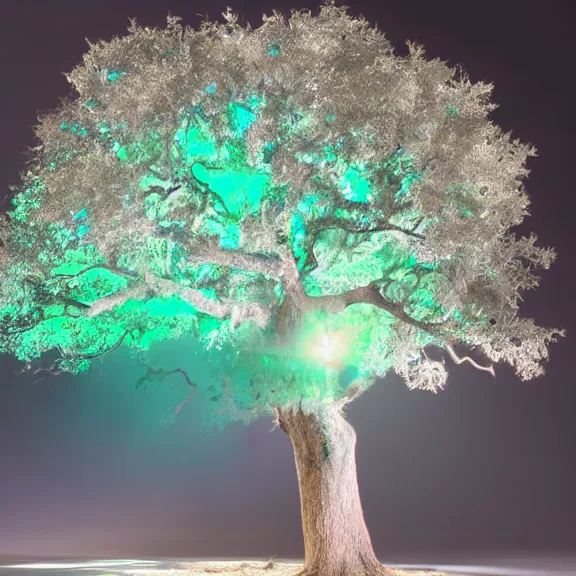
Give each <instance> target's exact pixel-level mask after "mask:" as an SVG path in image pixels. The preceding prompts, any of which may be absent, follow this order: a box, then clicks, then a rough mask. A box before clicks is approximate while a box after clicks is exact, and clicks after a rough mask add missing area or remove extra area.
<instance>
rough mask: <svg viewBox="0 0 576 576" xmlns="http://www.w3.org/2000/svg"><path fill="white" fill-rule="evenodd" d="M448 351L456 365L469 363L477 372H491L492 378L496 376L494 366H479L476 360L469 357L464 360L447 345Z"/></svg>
mask: <svg viewBox="0 0 576 576" xmlns="http://www.w3.org/2000/svg"><path fill="white" fill-rule="evenodd" d="M446 350H447V351H448V354H449V355H450V358H452V360H453V361H454V362H455V363H456V364H463V363H464V362H469V363H470V364H472V366H474V368H476V369H477V370H482V371H484V372H489V373H490V374H492V376H496V374H495V373H494V366H492V365H490V366H481V365H480V364H478V363H477V362H475V361H474V360H472V358H470V357H469V356H464V358H460V357H459V356H458V355H457V354H456V352H455V351H454V348H452V346H450V344H447V345H446Z"/></svg>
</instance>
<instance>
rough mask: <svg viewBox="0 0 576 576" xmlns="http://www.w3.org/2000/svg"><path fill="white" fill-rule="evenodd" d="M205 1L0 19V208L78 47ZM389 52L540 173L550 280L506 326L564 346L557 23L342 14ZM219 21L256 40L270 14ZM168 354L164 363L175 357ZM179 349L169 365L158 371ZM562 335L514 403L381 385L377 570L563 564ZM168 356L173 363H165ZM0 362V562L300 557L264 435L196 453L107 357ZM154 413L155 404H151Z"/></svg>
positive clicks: (439, 11)
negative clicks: (463, 80)
mask: <svg viewBox="0 0 576 576" xmlns="http://www.w3.org/2000/svg"><path fill="white" fill-rule="evenodd" d="M229 3H231V0H227V1H226V2H224V1H221V0H212V1H210V2H208V1H207V0H201V1H197V2H193V1H191V0H188V1H176V0H162V1H160V0H158V1H148V2H146V1H144V0H98V1H94V2H85V1H78V0H58V1H48V0H38V1H37V2H34V1H31V0H17V1H16V0H1V2H0V4H1V6H0V59H1V63H2V68H1V84H2V89H1V90H0V103H1V105H0V127H1V131H0V146H1V155H0V196H2V195H3V194H5V191H6V189H7V186H8V184H9V183H11V182H15V181H16V179H17V175H18V172H19V170H20V169H21V168H22V163H23V159H24V156H23V154H22V151H23V150H24V149H25V147H26V146H28V145H32V144H33V140H32V132H31V126H32V125H33V124H34V122H35V118H36V114H37V112H38V111H42V110H46V109H49V108H51V107H54V106H55V105H56V104H57V102H58V98H59V97H61V96H63V95H65V94H66V93H67V89H68V88H67V84H66V81H65V79H64V77H63V75H62V73H63V72H66V71H68V70H70V69H71V68H72V67H73V66H74V65H75V64H76V63H77V62H78V61H79V59H80V58H81V56H82V54H83V53H84V52H85V50H86V44H85V40H84V39H85V38H88V39H90V40H97V39H100V38H104V39H109V38H110V37H111V36H113V35H116V34H123V33H124V31H125V29H126V26H127V19H128V18H129V17H133V16H136V17H137V18H138V20H139V21H140V22H141V23H142V24H148V25H162V24H163V22H164V21H165V15H166V13H167V12H168V11H170V12H172V13H173V14H176V15H180V16H182V17H183V18H184V21H185V23H186V24H191V25H196V24H198V22H199V20H200V18H199V16H198V14H205V13H208V15H209V16H210V17H211V18H216V17H218V15H219V13H220V12H222V11H223V10H224V9H225V8H226V5H227V4H229ZM350 3H351V4H352V13H354V14H359V13H363V14H364V15H365V16H366V17H367V18H368V20H370V21H371V22H377V23H378V25H379V27H380V28H381V29H383V30H385V31H386V32H387V36H388V38H389V39H390V40H391V41H392V42H393V43H394V44H395V45H396V46H397V48H398V49H399V50H403V46H404V40H405V39H407V38H409V39H412V40H416V41H419V42H421V43H423V44H424V46H425V47H426V48H427V53H428V55H429V56H431V57H440V58H442V59H444V60H449V61H450V62H451V63H452V64H456V63H461V64H463V65H464V67H465V68H466V69H467V70H468V72H469V73H470V75H471V77H472V79H473V80H489V81H494V82H495V84H496V90H495V99H496V101H497V102H498V103H499V104H500V106H501V107H500V109H499V110H497V111H496V113H495V114H494V119H495V120H496V121H497V122H498V123H500V124H501V125H502V126H503V127H504V128H505V129H506V130H510V129H512V130H513V131H514V134H515V135H516V136H517V137H519V138H520V139H522V140H524V141H529V142H532V143H533V144H534V145H535V146H536V147H537V148H538V150H539V154H540V156H539V157H538V158H536V159H533V160H531V168H532V175H531V177H530V180H529V184H528V191H529V193H530V195H531V199H532V214H533V216H532V217H531V218H530V219H529V220H528V221H527V224H526V226H525V227H523V230H522V231H523V232H527V231H528V230H533V231H535V232H536V233H537V234H538V236H539V237H540V239H541V242H542V243H543V244H546V245H552V246H555V247H556V248H557V250H558V253H559V259H558V262H557V263H556V264H555V265H554V267H553V269H552V270H551V271H549V272H548V273H546V274H545V278H544V280H543V283H542V287H541V289H540V290H539V292H538V293H534V294H530V295H528V296H527V298H526V302H525V308H524V314H526V315H532V316H535V317H536V318H537V320H538V321H539V322H540V323H542V324H547V325H553V326H564V327H566V328H567V329H568V330H569V331H570V330H573V329H574V328H576V323H575V321H574V320H575V317H574V316H575V315H574V309H575V306H574V297H573V292H574V284H573V278H574V273H573V270H572V267H573V266H574V252H573V247H574V241H575V233H574V212H573V208H574V205H575V203H574V200H573V197H574V194H575V191H574V185H573V180H574V179H573V177H571V176H572V170H573V169H574V164H575V159H574V155H575V147H574V136H573V135H574V127H575V126H574V114H573V109H574V104H573V100H574V92H573V91H572V90H570V89H569V88H568V87H569V85H570V84H572V83H573V78H572V77H571V76H572V75H573V70H574V65H573V60H571V59H570V57H569V56H570V54H572V53H573V42H571V41H570V38H571V37H572V36H573V27H572V26H573V25H572V20H571V18H570V17H569V15H568V9H567V8H562V6H563V5H564V4H565V2H563V1H560V0H551V1H547V2H540V3H532V4H533V5H534V6H535V7H534V8H531V7H530V6H531V5H532V4H531V3H529V2H525V1H521V2H518V1H512V0H506V1H504V0H503V1H502V2H500V3H489V2H475V3H472V2H462V1H460V2H446V1H441V0H437V1H435V2H430V1H415V0H412V1H410V2H380V1H370V0H362V1H361V2H360V1H352V2H350ZM232 7H233V8H234V9H236V10H238V11H240V13H241V14H242V15H243V16H244V17H245V18H247V19H248V20H249V21H250V22H251V23H252V24H253V25H258V23H259V17H260V15H261V13H262V12H264V11H266V12H269V11H271V9H273V8H279V9H282V10H285V11H286V10H288V9H289V8H303V7H310V8H314V7H315V4H314V3H312V2H308V3H304V2H302V1H298V2H295V3H293V4H289V3H287V2H286V0H278V1H277V2H275V3H269V2H263V1H262V0H258V1H256V0H252V1H250V2H246V1H244V0H243V1H240V0H239V1H237V2H236V3H235V4H232ZM180 346H181V345H180ZM181 350H182V349H181V348H180V351H181ZM573 350H574V342H573V340H572V334H571V333H570V334H569V335H568V337H567V338H566V339H564V340H563V341H562V342H561V343H559V344H558V345H556V346H554V348H553V349H552V360H551V362H550V364H549V369H548V374H547V376H545V377H544V378H542V379H540V380H538V381H532V382H529V383H523V382H520V381H518V380H517V379H516V378H515V377H514V376H513V375H512V373H511V371H510V370H508V369H505V368H500V369H499V370H498V371H497V377H496V379H495V380H493V379H491V378H490V376H487V375H486V374H483V373H482V374H480V373H477V372H474V371H473V370H472V369H468V368H458V367H453V369H452V371H451V377H450V382H449V386H448V388H447V390H446V391H445V392H444V393H442V394H440V395H438V396H433V395H430V394H428V393H424V392H409V391H408V390H407V389H406V388H405V386H404V385H403V384H402V382H401V381H400V380H399V379H398V378H396V377H393V376H391V377H389V378H387V379H386V380H385V381H383V382H380V383H378V384H377V385H376V386H374V387H373V388H372V389H371V390H370V391H369V392H368V393H366V394H365V395H364V396H363V397H362V398H360V399H359V400H358V401H357V402H356V403H355V404H354V405H353V406H352V407H351V409H350V411H349V413H350V421H351V422H352V423H353V424H354V426H355V427H356V429H357V431H358V474H359V483H360V490H361V494H362V498H363V502H364V507H365V512H366V519H367V522H368V525H369V528H370V530H371V532H372V536H373V541H374V545H375V548H376V551H377V553H378V554H379V556H381V557H382V558H386V557H391V556H395V555H397V554H399V553H402V552H409V553H419V554H421V553H423V552H425V551H427V550H430V551H432V550H434V551H438V550H442V551H463V550H470V549H476V550H495V549H500V550H512V549H514V550H518V551H520V552H528V551H531V552H534V551H537V550H543V549H553V548H555V549H563V550H572V551H574V550H576V530H575V528H574V526H575V524H574V519H575V518H576V489H575V487H576V454H575V449H574V441H575V439H576V417H575V416H574V407H575V405H576V388H575V386H574V364H573V356H574V353H573ZM173 354H178V347H177V346H176V347H175V348H174V351H173ZM17 369H18V365H17V364H16V363H15V362H14V361H13V360H11V359H8V358H3V359H0V383H1V385H0V555H2V554H11V553H12V554H40V555H44V554H56V555H69V554H85V555H89V556H94V555H101V554H113V555H116V556H142V555H147V556H150V555H169V556H202V555H206V556H208V555H217V556H236V555H245V556H266V555H268V554H269V555H272V554H278V555H281V556H293V557H300V556H302V554H303V547H302V543H301V530H300V519H299V502H298V489H297V483H296V474H295V470H294V464H293V460H292V454H291V449H290V444H289V441H288V439H287V438H286V437H285V436H284V435H283V434H282V433H281V432H279V431H275V432H273V433H270V432H269V431H270V429H271V427H272V423H271V420H270V419H264V420H261V421H259V422H257V423H255V424H253V425H251V426H250V427H247V428H243V427H241V426H238V425H234V426H232V427H230V428H228V429H226V430H225V431H224V432H222V433H219V432H216V431H214V432H210V433H207V434H206V433H204V434H203V433H202V431H201V429H200V426H199V424H198V421H199V417H200V416H199V415H200V411H201V406H198V405H196V406H188V407H187V409H186V410H184V411H183V412H182V414H181V416H180V417H179V419H178V420H177V422H176V424H175V425H174V426H173V427H172V428H169V429H165V428H162V427H161V426H159V424H158V423H159V420H160V417H161V415H162V413H163V412H164V411H165V409H166V408H167V406H168V404H169V403H170V402H172V400H173V398H176V397H177V394H178V391H175V392H172V391H169V392H166V391H163V390H156V391H153V392H152V393H151V394H148V395H143V394H142V393H137V392H135V391H134V390H133V383H134V380H135V378H136V377H137V376H138V375H139V374H140V373H141V371H139V370H140V369H139V368H138V367H137V366H136V365H135V362H134V361H133V360H131V359H129V358H128V356H127V355H116V356H115V357H113V358H111V359H108V360H106V361H105V362H104V363H103V364H102V365H101V367H99V368H98V369H97V370H95V371H94V372H93V373H92V374H91V375H90V376H87V377H82V378H77V379H73V378H70V377H64V378H58V379H53V381H52V382H51V389H50V388H49V387H48V382H47V381H42V382H36V383H35V382H34V378H33V377H31V376H26V375H24V376H22V375H17V374H16V373H15V372H16V370H17ZM170 395H172V396H170Z"/></svg>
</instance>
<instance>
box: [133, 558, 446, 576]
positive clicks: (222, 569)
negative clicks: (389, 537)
mask: <svg viewBox="0 0 576 576" xmlns="http://www.w3.org/2000/svg"><path fill="white" fill-rule="evenodd" d="M301 568H302V564H296V563H282V562H274V561H268V562H222V561H218V562H191V563H182V564H180V565H178V567H174V568H173V569H172V570H170V571H166V570H162V571H158V573H157V576H205V575H206V574H218V575H219V576H294V574H296V573H297V572H298V571H299V570H300V569H301ZM391 570H392V569H391ZM127 573H129V574H134V576H137V575H138V574H139V572H138V570H133V569H132V570H129V571H127ZM142 573H143V574H144V571H143V572H142ZM145 574H146V575H147V576H156V573H155V572H154V570H150V569H146V572H145ZM393 574H394V576H442V575H443V574H444V573H442V572H436V571H423V570H398V569H394V570H393Z"/></svg>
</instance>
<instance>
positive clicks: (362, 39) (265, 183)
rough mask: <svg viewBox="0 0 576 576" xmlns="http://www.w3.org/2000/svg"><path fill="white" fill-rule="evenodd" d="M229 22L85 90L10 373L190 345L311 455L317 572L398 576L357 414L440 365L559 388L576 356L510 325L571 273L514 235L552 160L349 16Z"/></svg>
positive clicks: (14, 218) (3, 322)
mask: <svg viewBox="0 0 576 576" xmlns="http://www.w3.org/2000/svg"><path fill="white" fill-rule="evenodd" d="M224 17H225V23H223V24H217V23H210V22H207V23H204V24H203V25H202V27H201V28H200V29H199V30H193V29H190V28H186V27H183V26H182V25H181V23H180V21H179V19H178V18H175V17H169V18H168V24H167V27H166V28H164V29H150V28H142V27H139V26H138V25H137V24H136V23H135V22H132V24H131V27H130V28H129V33H128V35H127V36H125V37H122V38H115V39H113V40H111V41H107V42H99V43H97V44H91V45H90V49H89V51H88V53H87V54H86V55H85V56H84V59H83V62H82V64H80V65H79V66H77V67H76V68H75V69H74V70H73V71H72V72H71V73H70V74H68V76H67V78H68V80H69V81H70V83H71V84H72V86H73V88H74V93H73V95H72V96H71V97H70V98H68V99H67V100H64V101H63V102H62V103H61V105H60V106H59V107H58V108H57V109H56V110H55V111H54V112H51V113H49V114H47V115H45V116H44V117H42V118H41V119H40V120H39V123H38V125H37V127H36V136H37V139H38V141H39V146H37V147H36V148H34V149H33V151H32V159H31V162H30V165H29V169H28V172H27V173H26V174H24V175H23V176H22V183H21V184H20V185H19V186H18V187H16V188H15V189H14V191H13V194H12V205H11V208H10V210H9V211H8V212H7V213H6V215H3V216H2V217H1V218H2V219H1V220H0V263H1V269H0V352H2V353H9V354H12V355H14V356H16V357H17V358H19V359H20V360H22V361H24V362H25V363H26V365H27V366H28V367H29V368H30V369H32V370H35V371H37V372H41V371H44V372H48V373H51V374H58V373H62V372H71V373H78V372H81V371H83V370H87V369H88V368H89V367H90V364H91V361H92V360H94V359H96V358H99V357H102V356H104V355H106V354H108V353H110V352H112V351H114V350H116V349H118V348H120V347H125V348H131V349H134V350H139V351H145V350H147V349H148V348H149V347H150V346H151V345H152V344H153V343H155V342H158V341H160V340H166V339H171V338H180V337H184V336H186V335H193V336H194V337H195V338H196V340H197V342H198V343H199V344H200V347H199V350H198V351H197V358H198V362H206V363H208V364H209V365H210V366H211V368H212V372H213V378H212V380H211V381H210V382H209V383H208V384H206V385H203V384H202V383H199V382H193V381H192V380H191V379H190V377H189V376H188V374H187V373H185V372H184V371H182V370H181V369H177V370H176V371H172V372H178V371H179V372H181V373H182V374H183V375H184V376H185V378H186V379H187V382H188V384H189V385H190V386H191V388H192V392H196V391H197V393H203V394H206V395H207V397H208V398H209V399H210V401H211V402H212V403H213V404H214V405H215V406H217V407H218V414H219V417H220V419H221V421H224V420H228V421H229V420H234V419H242V420H244V421H250V420H252V419H254V418H256V417H257V416H259V415H262V414H272V415H274V417H275V421H276V423H277V425H278V426H279V427H280V428H281V429H282V430H284V431H285V432H286V433H287V434H288V436H289V437H290V439H291V441H292V443H293V446H294V451H295V457H296V465H297V470H298V476H299V483H300V493H301V502H302V520H303V529H304V539H305V567H304V570H303V574H306V575H308V576H313V575H316V576H324V575H326V576H338V575H344V574H346V575H350V576H354V575H368V574H369V575H375V574H386V573H388V572H387V569H385V568H383V567H382V566H380V564H379V563H378V561H377V559H376V557H375V555H374V552H373V550H372V545H371V543H370V538H369V535H368V531H367V529H366V526H365V524H364V519H363V514H362V509H361V505H360V499H359V495H358V487H357V482H356V469H355V458H354V444H355V434H354V431H353V429H352V427H351V426H350V425H349V424H348V423H347V422H346V421H345V419H344V416H343V408H344V407H345V405H346V404H347V403H349V402H350V401H351V400H353V399H354V398H356V397H357V396H358V395H359V394H360V393H362V392H363V391H364V390H365V389H366V388H367V387H369V386H370V385H371V384H372V383H373V382H374V380H375V377H378V376H384V375H385V374H387V373H388V372H390V371H395V372H396V373H398V374H400V375H401V376H402V377H403V378H404V379H405V381H406V383H407V385H408V386H409V387H410V388H420V389H425V390H430V391H432V392H436V391H438V390H439V389H441V388H442V387H443V386H444V384H445V383H446V378H447V371H446V366H445V361H444V358H443V356H444V354H443V352H444V353H445V354H447V355H448V356H449V357H450V358H451V359H452V360H453V361H455V362H458V363H460V362H468V363H470V364H472V365H473V366H474V367H476V368H478V369H480V370H484V371H487V372H490V373H492V374H493V373H494V372H493V368H492V363H495V362H507V363H508V364H510V365H512V366H513V367H514V369H515V370H516V372H517V373H518V375H519V376H520V377H521V378H523V379H529V378H532V377H535V376H538V375H539V374H541V373H542V362H543V361H545V360H546V359H547V357H548V352H547V349H548V345H549V343H550V342H551V341H553V340H554V339H555V337H556V336H557V335H559V334H560V333H561V332H560V331H557V330H552V329H546V328H541V327H538V326H537V325H536V324H535V323H534V322H533V321H532V320H530V319H525V318H521V317H519V315H518V308H519V302H520V300H521V293H522V292H523V291H524V290H527V289H531V288H535V287H536V286H537V284H538V276H537V275H536V274H537V272H538V270H539V269H544V268H547V267H548V266H549V265H550V263H551V262H552V261H553V258H554V253H553V251H552V250H550V249H547V248H540V247H537V246H536V244H535V237H534V236H531V237H529V238H517V237H516V236H515V235H514V234H513V233H512V232H511V229H512V228H513V227H514V226H516V225H518V224H519V223H521V222H522V220H523V218H524V217H525V215H526V214H527V210H528V205H529V202H528V198H527V196H526V193H525V191H524V187H523V180H524V179H525V177H526V176H527V174H528V170H527V169H526V160H527V158H528V157H529V156H533V155H534V154H535V151H534V150H533V148H531V147H530V146H527V145H524V144H522V143H520V142H518V141H517V140H513V139H512V138H511V136H510V135H509V134H505V133H503V132H502V131H501V130H500V129H499V128H498V127H497V126H495V125H494V124H493V123H492V121H491V120H490V118H489V115H490V112H491V111H492V110H493V109H494V108H495V105H494V104H493V103H491V101H490V94H491V90H492V86H491V85H490V84H486V83H482V82H480V83H472V82H470V80H469V79H468V77H467V76H466V74H465V73H464V72H463V71H462V70H461V69H459V68H456V69H453V68H450V67H448V66H447V65H446V63H444V62H441V61H439V60H427V59H425V58H424V53H423V50H422V48H420V47H418V46H415V45H413V44H410V43H409V45H408V46H409V54H408V55H407V56H397V55H395V54H394V53H393V50H392V48H391V46H390V44H389V43H388V41H387V40H386V39H385V37H384V36H383V34H382V33H381V32H379V31H378V30H377V29H376V28H373V27H370V26H369V25H368V23H367V22H366V21H365V20H363V19H361V18H352V17H351V16H349V15H347V13H346V10H345V9H343V8H339V7H336V6H335V5H334V4H332V3H328V4H326V5H325V6H323V7H322V8H321V10H320V12H319V14H318V15H317V16H312V15H311V14H310V13H308V12H293V13H292V15H291V16H290V18H289V19H285V18H284V17H282V16H281V15H280V14H277V13H274V14H273V15H272V16H269V17H264V19H263V24H262V25H261V26H260V27H259V28H256V29H252V28H250V27H249V26H248V27H243V26H241V25H240V24H239V23H238V22H237V19H236V16H235V15H234V14H233V13H232V12H230V11H228V12H227V13H225V14H224ZM54 353H56V354H57V357H56V359H55V360H54V361H53V362H51V364H50V365H49V367H47V368H46V367H42V366H41V365H39V364H38V360H39V359H40V358H41V357H42V356H43V355H45V354H49V355H50V354H52V358H54ZM466 354H471V355H470V356H467V355H466ZM166 373H167V372H163V371H162V370H161V369H152V368H150V369H149V371H148V373H147V374H146V376H144V377H143V378H141V379H140V381H139V384H142V383H145V382H146V381H147V380H149V379H153V378H162V377H163V376H164V375H165V374H166ZM187 400H188V399H187ZM187 400H185V402H186V401H187ZM185 402H184V403H185ZM184 403H183V404H184ZM183 404H182V405H183ZM182 405H180V406H179V407H178V409H177V410H180V408H181V406H182Z"/></svg>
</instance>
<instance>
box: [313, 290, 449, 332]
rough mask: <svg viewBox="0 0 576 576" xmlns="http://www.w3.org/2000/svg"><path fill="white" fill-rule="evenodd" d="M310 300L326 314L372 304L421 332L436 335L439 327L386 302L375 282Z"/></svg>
mask: <svg viewBox="0 0 576 576" xmlns="http://www.w3.org/2000/svg"><path fill="white" fill-rule="evenodd" d="M308 298H309V301H310V306H311V307H314V308H316V309H320V310H325V311H326V312H333V313H338V312H341V311H342V310H344V309H345V308H347V307H348V306H351V305H352V304H372V305H373V306H376V307H377V308H381V309H382V310H386V312H389V313H390V314H392V316H395V317H396V318H397V319H398V320H401V321H402V322H405V323H406V324H409V325H410V326H414V327H415V328H419V329H420V330H424V331H425V332H428V333H434V335H435V334H436V332H437V330H438V327H439V325H438V324H431V323H427V322H420V321H419V320H415V319H414V318H412V317H411V316H410V315H408V314H406V312H405V311H404V308H403V306H402V305H400V304H396V303H395V302H390V301H389V300H386V298H384V296H382V294H381V293H380V290H379V289H378V286H377V285H376V283H374V282H372V283H370V284H368V285H367V286H361V287H359V288H354V289H353V290H349V291H348V292H343V293H342V294H336V295H333V296H318V297H315V298H314V297H308Z"/></svg>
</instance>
